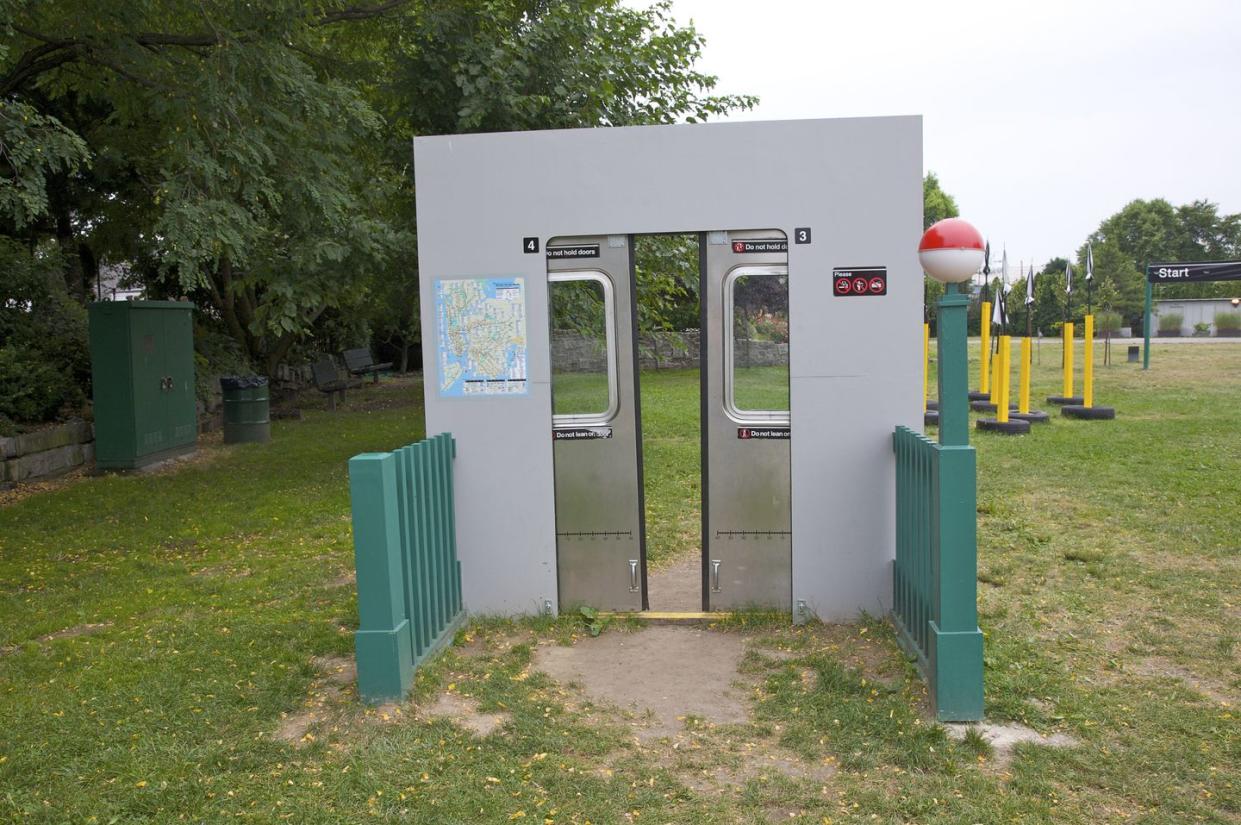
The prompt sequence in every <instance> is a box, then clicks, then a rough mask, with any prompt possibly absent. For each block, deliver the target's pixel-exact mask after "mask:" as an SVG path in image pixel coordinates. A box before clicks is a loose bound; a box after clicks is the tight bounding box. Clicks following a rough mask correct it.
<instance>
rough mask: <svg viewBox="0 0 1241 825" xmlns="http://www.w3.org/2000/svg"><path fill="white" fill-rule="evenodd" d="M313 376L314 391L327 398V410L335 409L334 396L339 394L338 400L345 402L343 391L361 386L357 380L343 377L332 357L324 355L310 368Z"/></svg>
mask: <svg viewBox="0 0 1241 825" xmlns="http://www.w3.org/2000/svg"><path fill="white" fill-rule="evenodd" d="M311 371H312V372H313V374H314V379H315V389H317V390H318V391H319V392H321V393H325V394H326V395H327V398H328V409H331V410H335V409H336V396H337V394H338V393H339V394H340V400H341V401H344V400H345V390H349V389H353V388H355V387H360V386H362V382H361V381H360V380H359V379H357V378H349V377H343V376H341V374H340V370H339V369H337V367H336V361H335V360H333V359H332V356H330V355H325V356H323V357H322V358H320V359H319V360H318V361H316V362H315V363H314V366H313V367H311Z"/></svg>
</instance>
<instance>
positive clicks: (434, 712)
mask: <svg viewBox="0 0 1241 825" xmlns="http://www.w3.org/2000/svg"><path fill="white" fill-rule="evenodd" d="M421 716H423V717H424V718H427V719H447V720H448V721H450V722H452V723H453V724H455V725H460V726H461V727H463V728H465V729H466V730H468V731H469V732H470V733H472V734H474V735H475V736H480V737H481V736H489V735H491V734H492V733H494V732H495V731H496V730H497V729H499V728H501V727H503V726H504V724H505V723H506V722H508V720H509V719H510V718H511V717H510V716H509V714H507V713H480V712H479V710H478V703H477V702H476V701H474V700H473V699H468V698H466V697H464V696H461V695H459V694H456V693H441V694H440V695H439V696H438V697H437V698H436V700H435V702H434V703H433V704H431V705H430V706H429V707H427V708H425V709H422V710H421Z"/></svg>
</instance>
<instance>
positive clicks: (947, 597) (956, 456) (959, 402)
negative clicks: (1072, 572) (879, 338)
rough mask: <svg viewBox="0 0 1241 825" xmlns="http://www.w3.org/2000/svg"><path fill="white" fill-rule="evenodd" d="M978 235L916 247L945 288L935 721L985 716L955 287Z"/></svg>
mask: <svg viewBox="0 0 1241 825" xmlns="http://www.w3.org/2000/svg"><path fill="white" fill-rule="evenodd" d="M983 248H984V247H983V238H982V234H981V233H980V232H979V231H978V230H977V229H975V228H974V227H973V226H971V225H970V224H969V223H967V222H965V221H963V220H961V219H959V218H949V219H947V220H942V221H939V222H938V223H936V224H934V225H933V226H932V227H931V228H930V229H928V230H927V231H926V234H924V235H923V236H922V242H921V243H919V244H918V259H919V260H920V261H921V263H922V268H923V269H925V270H926V272H927V274H928V275H930V276H931V277H932V278H934V279H935V280H937V281H939V282H941V283H943V284H944V297H943V298H942V299H941V300H940V302H939V447H938V449H937V450H936V453H937V455H936V461H935V467H934V471H933V472H934V473H935V480H934V489H935V495H934V497H933V503H932V508H933V512H934V515H933V516H932V524H933V525H934V529H936V530H937V535H936V537H935V538H934V542H935V544H936V546H937V547H938V551H939V552H938V564H937V565H936V567H937V569H936V571H935V575H936V588H937V590H938V597H939V608H938V611H937V615H935V616H934V618H933V619H932V621H931V623H930V625H931V628H930V629H931V634H930V635H931V645H930V647H931V650H930V656H929V658H930V674H931V675H930V679H931V680H932V685H931V690H932V695H933V696H934V697H935V703H936V706H937V708H938V710H937V713H938V715H939V717H940V718H941V719H957V720H976V719H981V718H982V713H983V673H982V669H983V667H982V647H983V639H982V632H981V631H980V630H979V628H978V584H977V582H978V512H977V498H978V477H977V462H976V460H975V456H974V448H973V447H971V446H970V429H969V375H968V371H969V366H968V365H969V361H968V353H967V350H966V337H965V335H966V329H965V312H966V307H968V306H969V296H968V295H967V294H965V293H963V292H962V291H961V286H960V285H961V284H962V283H965V282H968V281H969V280H970V279H971V278H973V276H974V273H976V272H977V271H978V269H979V267H981V266H982V263H983Z"/></svg>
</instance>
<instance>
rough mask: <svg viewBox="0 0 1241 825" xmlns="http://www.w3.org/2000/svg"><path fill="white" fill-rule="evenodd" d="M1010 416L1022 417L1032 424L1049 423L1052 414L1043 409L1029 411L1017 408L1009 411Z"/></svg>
mask: <svg viewBox="0 0 1241 825" xmlns="http://www.w3.org/2000/svg"><path fill="white" fill-rule="evenodd" d="M1008 417H1009V418H1020V419H1021V420H1022V421H1029V422H1030V423H1031V424H1049V423H1051V416H1050V415H1048V414H1047V413H1045V412H1043V411H1042V410H1030V411H1029V412H1017V410H1016V409H1012V410H1009V411H1008Z"/></svg>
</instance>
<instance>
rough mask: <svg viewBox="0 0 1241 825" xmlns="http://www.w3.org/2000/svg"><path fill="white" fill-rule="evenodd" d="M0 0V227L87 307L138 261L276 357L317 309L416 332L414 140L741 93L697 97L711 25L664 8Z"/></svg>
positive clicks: (689, 116) (692, 105)
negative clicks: (105, 269) (48, 256)
mask: <svg viewBox="0 0 1241 825" xmlns="http://www.w3.org/2000/svg"><path fill="white" fill-rule="evenodd" d="M0 12H2V13H0V21H2V22H0V106H2V107H3V108H0V140H2V141H3V143H0V163H3V164H5V167H4V169H3V171H6V172H9V174H7V175H5V181H4V183H3V184H2V185H3V187H4V188H2V189H0V234H5V235H8V236H9V237H12V238H15V239H18V240H19V241H20V242H21V244H22V245H23V246H25V247H27V248H29V249H32V250H35V249H39V248H41V245H43V244H45V243H52V244H54V245H56V246H57V247H58V248H59V250H60V252H61V256H60V257H61V260H62V261H63V265H64V267H65V283H66V288H67V290H68V291H69V292H70V293H71V294H73V295H75V296H77V297H78V298H79V300H85V299H86V298H87V296H88V295H89V293H90V288H91V285H92V284H93V283H94V281H95V278H96V276H97V273H98V270H99V267H100V265H101V264H102V263H105V262H111V263H124V264H126V265H128V266H130V267H131V268H132V270H133V272H134V273H135V274H136V276H137V277H139V278H140V279H141V280H142V281H144V282H145V284H146V286H147V288H148V292H150V293H151V294H153V295H156V296H163V295H166V296H179V295H187V296H189V297H191V298H192V299H194V300H195V301H196V302H198V303H199V305H200V306H201V307H205V309H206V313H205V314H206V316H207V317H208V319H209V320H210V319H214V320H215V321H216V322H218V323H219V324H220V325H222V326H223V327H225V328H226V329H227V330H228V331H229V333H230V334H231V335H232V336H233V337H234V338H235V339H236V340H237V341H238V342H239V344H240V345H241V346H242V347H243V349H244V351H245V352H246V353H247V354H248V355H249V357H250V358H252V359H253V360H254V361H256V362H258V363H260V364H262V365H264V366H265V367H267V368H268V369H270V368H271V367H273V366H274V365H275V364H276V363H277V362H279V361H280V360H281V359H282V358H283V357H284V356H285V354H286V353H287V352H288V351H289V349H290V347H291V346H293V345H294V344H295V343H296V342H297V341H299V340H304V339H306V337H307V335H308V334H309V333H310V332H311V330H312V329H313V328H314V326H315V324H316V322H318V321H319V320H320V319H325V321H326V319H328V318H329V317H332V318H335V319H337V320H339V319H340V318H342V317H343V316H344V315H349V316H350V317H356V316H357V315H358V313H361V314H362V315H363V316H364V317H366V318H368V319H369V320H370V321H371V323H372V324H373V325H375V326H376V327H377V328H378V327H382V328H383V333H382V334H383V335H385V336H387V337H389V338H392V339H394V341H396V342H400V346H402V347H403V348H404V349H405V350H407V349H408V346H409V345H410V343H413V342H415V341H416V337H417V334H418V328H417V320H416V319H417V316H416V307H415V301H416V295H417V288H416V284H417V281H416V279H417V266H416V254H415V250H416V239H415V237H414V234H413V226H414V213H413V191H412V180H411V175H410V174H409V169H410V153H409V139H410V137H411V136H412V135H414V134H431V133H438V132H458V131H482V130H492V129H528V128H549V127H561V126H595V125H624V124H631V123H652V122H673V121H676V120H690V121H693V120H701V119H704V118H706V117H708V116H710V115H713V114H718V113H720V112H724V111H729V110H731V109H734V108H738V107H744V106H749V105H752V103H753V100H752V99H751V98H745V97H732V96H716V95H713V94H712V93H711V89H712V88H713V86H714V83H715V79H714V78H713V77H711V76H708V75H704V74H702V73H700V72H697V71H695V70H694V68H693V66H694V64H695V62H696V61H697V60H698V58H699V56H700V54H701V49H702V45H703V41H702V38H701V37H700V36H699V35H698V34H697V33H696V32H695V31H694V30H693V28H692V27H680V26H677V25H676V24H675V23H674V22H673V21H672V20H671V16H670V11H669V6H668V4H667V3H662V4H659V5H656V6H654V7H653V8H651V9H646V10H635V9H629V8H625V7H622V6H621V5H620V4H619V0H593V1H588V2H546V0H461V2H452V3H448V2H437V1H436V0H369V2H367V1H366V0H315V2H310V0H271V1H270V2H265V3H255V4H211V5H209V6H204V5H202V4H200V3H197V2H191V0H148V1H147V2H142V3H115V2H112V1H111V0H78V1H76V2H72V3H71V2H68V1H67V0H51V1H50V2H37V3H36V2H33V0H25V1H24V2H23V0H0ZM14 147H18V148H14ZM31 147H34V148H33V149H31ZM88 164H89V165H88ZM10 180H12V181H16V182H17V183H16V184H12V183H10ZM333 323H335V321H334V322H333Z"/></svg>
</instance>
